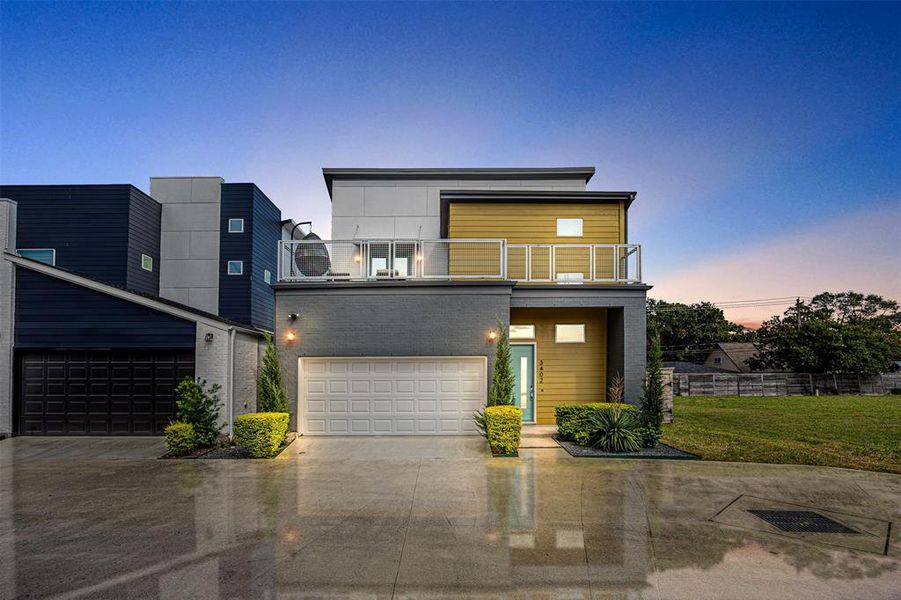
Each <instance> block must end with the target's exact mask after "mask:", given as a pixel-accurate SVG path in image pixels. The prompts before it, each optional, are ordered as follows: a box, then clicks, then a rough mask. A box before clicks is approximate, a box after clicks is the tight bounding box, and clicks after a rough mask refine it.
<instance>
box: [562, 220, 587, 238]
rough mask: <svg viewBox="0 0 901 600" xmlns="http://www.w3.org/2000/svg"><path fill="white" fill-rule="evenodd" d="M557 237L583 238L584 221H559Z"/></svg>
mask: <svg viewBox="0 0 901 600" xmlns="http://www.w3.org/2000/svg"><path fill="white" fill-rule="evenodd" d="M557 237H582V219H557Z"/></svg>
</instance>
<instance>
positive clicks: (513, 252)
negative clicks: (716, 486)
mask: <svg viewBox="0 0 901 600" xmlns="http://www.w3.org/2000/svg"><path fill="white" fill-rule="evenodd" d="M593 175H594V168H591V167H575V168H525V169H516V168H500V169H494V168H480V169H323V176H324V179H325V183H326V187H327V189H328V191H329V195H330V197H331V201H332V235H333V238H334V239H333V240H319V239H318V238H316V239H307V240H303V241H287V242H282V243H281V244H280V248H281V249H280V255H279V264H280V270H279V277H278V283H277V284H276V286H275V289H276V291H275V295H276V301H275V304H276V307H275V327H276V338H277V340H278V344H279V350H280V355H281V358H282V361H283V367H284V373H285V382H286V387H287V391H288V393H289V396H290V397H291V398H292V399H293V401H294V402H296V404H295V406H296V414H297V415H298V417H297V418H298V419H299V424H298V430H299V431H300V432H302V433H305V434H310V435H348V434H359V435H372V434H395V435H403V434H419V435H421V434H468V433H474V432H475V429H474V426H473V422H472V413H473V411H475V410H477V409H478V408H480V407H481V406H482V405H484V403H485V399H486V393H487V390H488V382H489V381H490V376H491V371H492V366H493V361H494V355H495V344H494V341H495V340H496V339H497V334H498V331H497V327H498V326H500V327H502V328H505V329H508V330H509V335H510V338H511V342H512V355H513V369H514V374H515V401H516V403H517V404H518V405H519V406H521V407H522V409H523V419H524V421H526V422H529V423H541V424H548V423H553V422H554V407H555V406H557V405H559V404H563V403H584V402H597V401H602V400H604V399H605V398H606V390H607V382H608V381H610V380H611V379H612V378H613V377H614V376H615V375H621V376H623V377H624V380H625V387H626V398H627V399H628V400H629V401H631V402H637V401H638V398H639V394H640V388H641V381H642V378H643V375H644V369H645V350H646V336H645V328H646V324H645V318H646V315H645V301H646V294H647V290H648V289H649V286H648V285H646V284H644V282H643V279H642V276H641V248H640V246H638V245H636V244H633V243H630V240H629V239H628V222H629V221H628V217H629V209H630V206H631V205H632V202H633V201H634V200H635V196H636V194H635V193H634V192H629V191H625V192H619V191H614V192H598V191H588V190H587V189H586V186H587V182H588V181H589V180H590V179H591V178H592V176H593Z"/></svg>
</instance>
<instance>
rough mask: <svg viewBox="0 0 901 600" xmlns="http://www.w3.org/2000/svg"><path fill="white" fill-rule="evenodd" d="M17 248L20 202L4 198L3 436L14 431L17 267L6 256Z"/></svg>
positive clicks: (0, 247)
mask: <svg viewBox="0 0 901 600" xmlns="http://www.w3.org/2000/svg"><path fill="white" fill-rule="evenodd" d="M15 248H16V203H15V202H13V201H12V200H8V199H6V198H0V436H8V435H11V434H12V430H13V372H12V369H13V311H14V309H15V302H16V268H15V266H14V265H13V264H12V263H11V262H9V261H8V260H6V259H5V258H4V257H3V252H5V251H9V252H12V251H15Z"/></svg>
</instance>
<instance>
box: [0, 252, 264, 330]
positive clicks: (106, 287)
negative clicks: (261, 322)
mask: <svg viewBox="0 0 901 600" xmlns="http://www.w3.org/2000/svg"><path fill="white" fill-rule="evenodd" d="M2 258H4V259H6V260H9V262H11V263H13V264H14V265H16V266H19V267H23V268H26V269H29V270H31V271H35V272H36V273H41V274H42V275H47V276H48V277H54V278H56V279H59V280H62V281H65V282H67V283H72V284H74V285H78V286H81V287H84V288H87V289H90V290H94V291H97V292H100V293H103V294H107V295H108V296H113V297H115V298H119V299H121V300H125V301H127V302H132V303H134V304H138V305H141V306H146V307H148V308H152V309H153V310H156V311H159V312H161V313H165V314H168V315H171V316H173V317H177V318H180V319H184V320H186V321H193V322H195V323H203V324H205V325H210V326H213V327H224V328H227V329H235V330H237V331H242V332H244V333H251V334H254V335H262V334H263V330H260V329H254V328H251V327H247V326H246V325H241V324H239V323H234V322H232V321H228V320H227V319H222V318H221V317H217V316H214V315H210V314H207V313H201V312H198V311H197V310H196V309H193V308H192V307H189V306H184V305H180V304H177V303H175V302H172V301H171V300H163V299H157V298H153V297H151V296H146V295H143V294H139V293H136V292H133V291H130V290H128V289H124V288H120V287H117V286H115V285H111V284H109V283H105V282H102V281H98V280H96V279H91V278H90V277H85V276H83V275H79V274H77V273H73V272H71V271H67V270H65V269H60V268H59V267H51V266H50V265H45V264H44V263H41V262H37V261H35V260H31V259H28V258H22V257H21V256H17V255H15V254H11V253H9V252H5V253H4V254H3V256H2Z"/></svg>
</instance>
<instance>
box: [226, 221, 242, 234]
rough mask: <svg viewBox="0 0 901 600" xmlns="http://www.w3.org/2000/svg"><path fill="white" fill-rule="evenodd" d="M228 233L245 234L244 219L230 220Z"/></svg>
mask: <svg viewBox="0 0 901 600" xmlns="http://www.w3.org/2000/svg"><path fill="white" fill-rule="evenodd" d="M228 232H229V233H244V219H229V220H228Z"/></svg>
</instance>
